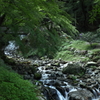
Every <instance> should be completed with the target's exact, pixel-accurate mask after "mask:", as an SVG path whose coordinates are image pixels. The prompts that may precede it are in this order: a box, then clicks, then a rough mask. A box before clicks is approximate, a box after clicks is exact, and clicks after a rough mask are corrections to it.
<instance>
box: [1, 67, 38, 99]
mask: <svg viewBox="0 0 100 100" xmlns="http://www.w3.org/2000/svg"><path fill="white" fill-rule="evenodd" d="M35 90H36V89H35V86H34V85H33V84H31V83H30V82H29V81H27V80H23V79H22V78H21V76H20V75H18V74H17V73H14V72H11V71H9V70H7V69H6V68H5V67H1V65H0V100H38V99H37V97H36V94H35Z"/></svg>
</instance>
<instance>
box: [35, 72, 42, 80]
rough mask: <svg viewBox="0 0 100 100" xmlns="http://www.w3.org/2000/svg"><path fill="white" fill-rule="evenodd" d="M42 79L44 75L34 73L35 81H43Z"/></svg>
mask: <svg viewBox="0 0 100 100" xmlns="http://www.w3.org/2000/svg"><path fill="white" fill-rule="evenodd" d="M41 77H42V74H41V73H40V72H36V73H34V79H37V80H39V79H41Z"/></svg>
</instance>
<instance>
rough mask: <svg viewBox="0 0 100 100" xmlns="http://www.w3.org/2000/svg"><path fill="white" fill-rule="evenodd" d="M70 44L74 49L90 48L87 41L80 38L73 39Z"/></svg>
mask: <svg viewBox="0 0 100 100" xmlns="http://www.w3.org/2000/svg"><path fill="white" fill-rule="evenodd" d="M70 46H71V47H73V48H76V49H80V50H88V49H90V48H91V46H90V44H89V43H88V42H85V41H80V40H73V41H72V42H71V44H70Z"/></svg>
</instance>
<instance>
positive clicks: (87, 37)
mask: <svg viewBox="0 0 100 100" xmlns="http://www.w3.org/2000/svg"><path fill="white" fill-rule="evenodd" d="M80 39H81V40H84V41H87V42H89V43H90V46H91V47H92V48H93V47H95V45H96V44H94V42H96V43H98V42H100V41H99V40H100V38H99V37H98V34H97V33H93V32H87V33H81V34H80Z"/></svg>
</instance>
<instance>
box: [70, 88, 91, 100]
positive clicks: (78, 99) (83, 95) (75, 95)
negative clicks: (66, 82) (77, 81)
mask: <svg viewBox="0 0 100 100" xmlns="http://www.w3.org/2000/svg"><path fill="white" fill-rule="evenodd" d="M69 97H70V98H69V100H92V98H93V94H92V93H91V92H90V91H88V90H86V89H78V90H77V91H72V92H70V93H69Z"/></svg>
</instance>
